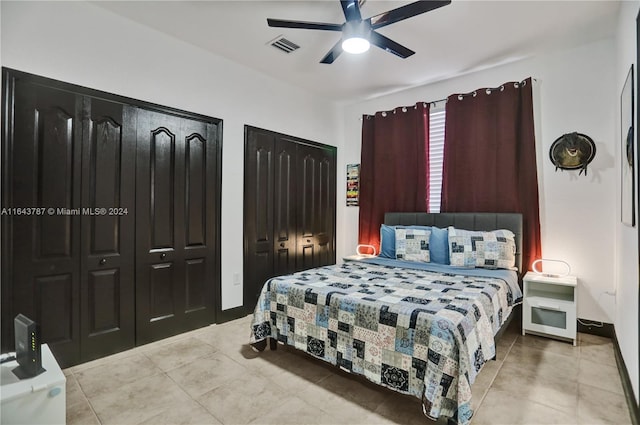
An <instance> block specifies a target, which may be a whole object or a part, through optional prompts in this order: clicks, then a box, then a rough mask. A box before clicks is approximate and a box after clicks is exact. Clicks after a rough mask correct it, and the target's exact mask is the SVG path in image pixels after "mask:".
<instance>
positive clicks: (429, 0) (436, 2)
mask: <svg viewBox="0 0 640 425" xmlns="http://www.w3.org/2000/svg"><path fill="white" fill-rule="evenodd" d="M450 3H451V0H425V1H416V2H414V3H410V4H407V5H405V6H402V7H399V8H397V9H393V10H390V11H388V12H384V13H381V14H379V15H376V16H372V17H371V18H369V19H370V20H371V29H374V30H375V29H378V28H382V27H384V26H387V25H390V24H393V23H395V22H398V21H402V20H404V19H407V18H411V17H413V16H416V15H420V14H421V13H425V12H429V11H431V10H434V9H437V8H439V7H442V6H446V5H448V4H450Z"/></svg>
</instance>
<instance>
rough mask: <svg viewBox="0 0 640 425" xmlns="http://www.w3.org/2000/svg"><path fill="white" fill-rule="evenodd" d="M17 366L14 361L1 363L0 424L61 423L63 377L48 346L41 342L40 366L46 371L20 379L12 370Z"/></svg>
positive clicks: (63, 404) (64, 394)
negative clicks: (0, 411)
mask: <svg viewBox="0 0 640 425" xmlns="http://www.w3.org/2000/svg"><path fill="white" fill-rule="evenodd" d="M17 366H18V363H17V362H16V361H15V360H14V361H11V362H7V363H3V364H2V376H1V377H0V382H1V384H2V385H1V388H0V399H1V403H2V405H1V409H0V410H2V413H1V415H2V416H1V420H0V423H2V425H5V424H6V425H9V424H39V425H40V424H43V425H44V424H64V423H65V422H66V407H67V406H66V398H67V397H66V378H65V376H64V373H62V371H61V370H60V366H58V363H57V362H56V359H55V357H53V354H51V350H49V346H47V344H42V367H43V368H45V370H46V372H43V373H41V374H40V375H38V376H35V377H33V378H29V379H22V380H20V379H18V378H17V377H16V376H15V375H14V374H13V372H12V370H13V369H14V368H16V367H17Z"/></svg>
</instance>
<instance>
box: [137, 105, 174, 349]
mask: <svg viewBox="0 0 640 425" xmlns="http://www.w3.org/2000/svg"><path fill="white" fill-rule="evenodd" d="M179 133H180V120H179V119H178V118H177V117H173V116H166V115H164V114H160V113H157V112H152V111H148V110H144V109H139V110H138V115H137V143H138V145H137V162H136V175H137V177H136V257H137V258H136V329H137V336H136V340H137V343H138V344H143V343H146V342H150V341H154V340H156V339H160V338H163V337H165V336H167V335H172V334H175V333H177V332H179V329H180V324H179V309H178V308H177V307H178V305H179V303H180V302H179V300H178V298H180V297H181V295H182V291H180V287H181V286H183V282H182V281H180V277H181V276H182V274H183V273H181V270H176V269H177V268H179V259H178V256H179V253H180V252H181V249H180V247H179V246H176V243H179V242H180V238H179V237H177V235H176V234H175V233H176V230H177V229H178V228H177V226H176V225H175V224H176V218H178V217H176V215H177V214H178V213H179V210H180V208H175V207H176V206H177V205H181V204H182V202H176V198H177V197H178V196H179V195H184V194H183V193H180V192H179V189H180V188H181V186H180V185H179V184H178V182H177V181H176V176H178V175H179V174H180V172H181V171H182V170H180V169H179V168H180V164H182V161H181V159H182V158H183V156H184V150H183V149H181V148H182V147H183V146H181V145H180V143H178V140H179ZM178 201H179V199H178Z"/></svg>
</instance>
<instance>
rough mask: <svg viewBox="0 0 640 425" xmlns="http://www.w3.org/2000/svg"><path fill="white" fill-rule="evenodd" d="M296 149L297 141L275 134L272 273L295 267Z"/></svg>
mask: <svg viewBox="0 0 640 425" xmlns="http://www.w3.org/2000/svg"><path fill="white" fill-rule="evenodd" d="M296 151H297V144H296V143H295V142H294V141H292V140H288V139H286V138H283V137H278V138H276V144H275V158H276V160H275V167H274V176H273V178H274V188H275V190H274V202H273V209H274V211H273V221H274V226H273V232H274V236H273V241H274V249H273V252H274V254H275V255H274V265H273V274H274V275H275V276H279V275H283V274H289V273H293V272H295V271H296V251H297V247H296V244H297V226H296V219H297V217H296V188H297V181H296Z"/></svg>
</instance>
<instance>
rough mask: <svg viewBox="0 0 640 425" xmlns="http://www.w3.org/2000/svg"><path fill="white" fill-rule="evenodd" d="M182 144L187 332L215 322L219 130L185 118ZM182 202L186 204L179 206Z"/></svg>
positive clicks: (183, 299) (183, 297)
mask: <svg viewBox="0 0 640 425" xmlns="http://www.w3.org/2000/svg"><path fill="white" fill-rule="evenodd" d="M180 141H181V143H182V144H183V145H184V148H183V149H184V155H183V157H182V158H183V159H182V161H183V165H182V166H181V167H180V169H183V170H184V172H183V174H184V177H182V178H178V179H177V181H179V182H180V184H181V185H182V192H183V193H184V195H183V197H182V198H179V199H176V205H181V207H180V210H181V211H183V212H184V215H183V216H182V218H181V220H180V221H178V223H177V226H179V227H180V228H179V230H178V233H177V234H179V235H180V237H181V238H182V247H183V248H182V249H183V250H184V255H183V256H182V258H181V260H180V261H182V264H181V265H180V269H181V270H182V273H183V276H182V278H181V279H182V282H183V286H182V288H181V291H182V295H181V297H180V298H178V299H179V300H180V301H181V304H180V309H181V310H180V313H181V315H183V316H184V319H183V321H184V324H185V327H186V329H193V328H196V327H200V326H206V325H207V324H209V323H212V322H213V321H214V317H215V305H214V284H213V282H214V270H215V263H214V259H215V254H216V252H215V247H214V223H215V220H216V219H217V217H216V213H215V203H214V195H215V193H214V190H213V184H212V182H213V181H214V178H215V177H214V174H213V170H215V169H216V163H215V160H216V159H215V155H214V153H215V148H216V145H215V131H214V127H213V125H212V124H208V123H205V122H201V121H196V120H190V119H185V118H183V119H181V120H180ZM180 199H181V200H182V204H179V203H177V202H178V200H180Z"/></svg>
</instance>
